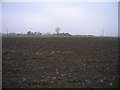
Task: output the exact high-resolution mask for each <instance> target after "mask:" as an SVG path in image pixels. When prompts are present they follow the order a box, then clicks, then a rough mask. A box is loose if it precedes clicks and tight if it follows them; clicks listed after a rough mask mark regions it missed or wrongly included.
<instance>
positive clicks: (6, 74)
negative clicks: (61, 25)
mask: <svg viewBox="0 0 120 90" xmlns="http://www.w3.org/2000/svg"><path fill="white" fill-rule="evenodd" d="M117 40H118V39H117V38H111V37H72V36H71V37H2V88H117V87H118V41H117Z"/></svg>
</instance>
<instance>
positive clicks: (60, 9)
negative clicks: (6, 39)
mask: <svg viewBox="0 0 120 90" xmlns="http://www.w3.org/2000/svg"><path fill="white" fill-rule="evenodd" d="M56 27H60V28H61V31H60V32H61V33H62V32H64V33H66V32H68V33H70V34H72V35H76V34H79V35H88V34H89V35H97V36H100V35H101V33H102V29H104V35H106V36H117V35H118V3H117V2H2V32H4V33H6V32H7V31H6V28H8V32H16V33H20V32H22V33H26V32H27V31H33V32H35V31H36V32H43V33H45V32H50V33H55V28H56Z"/></svg>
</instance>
